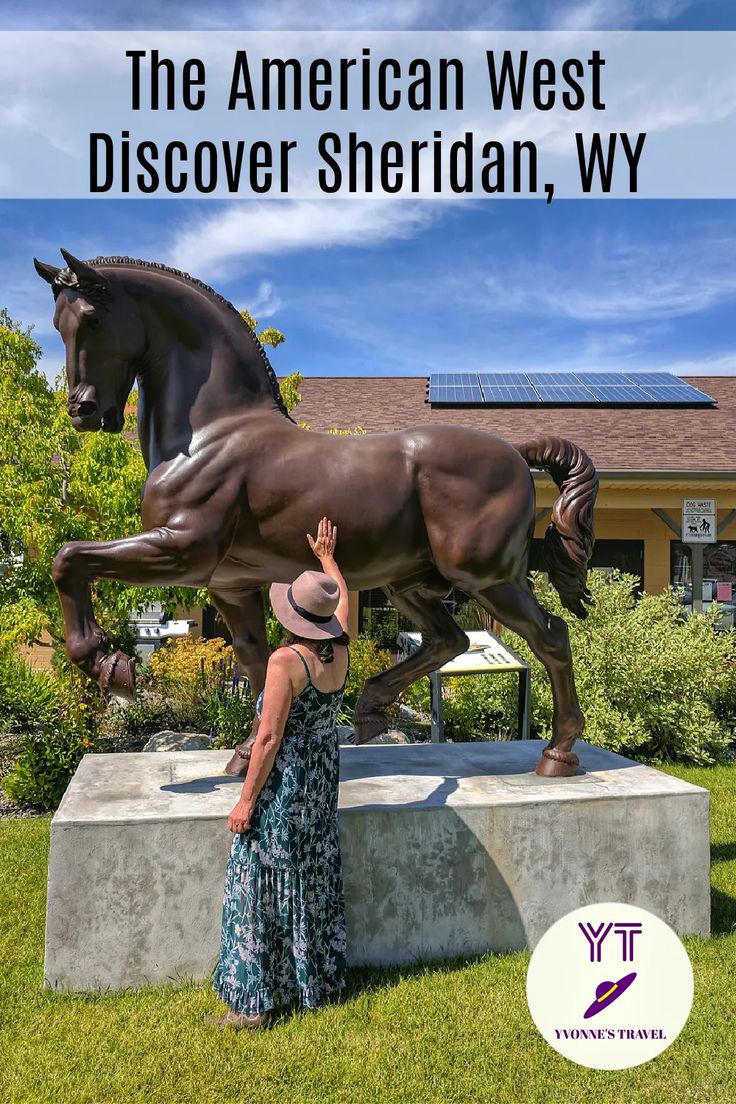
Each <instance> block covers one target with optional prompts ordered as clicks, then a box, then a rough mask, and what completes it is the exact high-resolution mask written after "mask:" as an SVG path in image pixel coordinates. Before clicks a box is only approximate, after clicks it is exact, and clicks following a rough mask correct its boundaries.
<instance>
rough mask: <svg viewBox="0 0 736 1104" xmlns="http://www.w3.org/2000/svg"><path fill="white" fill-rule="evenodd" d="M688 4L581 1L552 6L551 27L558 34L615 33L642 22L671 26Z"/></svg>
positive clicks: (659, 0) (676, 1)
mask: <svg viewBox="0 0 736 1104" xmlns="http://www.w3.org/2000/svg"><path fill="white" fill-rule="evenodd" d="M690 3H691V0H584V2H582V3H577V4H569V5H562V6H561V8H560V10H559V11H556V10H555V7H554V6H553V7H552V9H551V10H550V12H549V16H550V24H549V25H550V27H551V28H554V29H558V30H561V31H595V30H618V29H624V28H629V27H636V26H637V25H638V24H640V23H644V22H650V21H653V22H657V23H661V24H662V25H663V26H664V25H666V24H667V23H671V22H672V20H673V19H676V18H677V16H678V15H680V14H681V13H682V12H683V11H685V9H686V8H688V7H690Z"/></svg>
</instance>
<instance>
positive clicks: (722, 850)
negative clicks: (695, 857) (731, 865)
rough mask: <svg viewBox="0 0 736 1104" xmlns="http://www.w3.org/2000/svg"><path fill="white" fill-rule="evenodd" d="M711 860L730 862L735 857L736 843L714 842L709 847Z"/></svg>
mask: <svg viewBox="0 0 736 1104" xmlns="http://www.w3.org/2000/svg"><path fill="white" fill-rule="evenodd" d="M710 859H711V862H714V863H717V862H731V860H732V859H736V843H716V844H714V845H713V846H712V847H711V849H710Z"/></svg>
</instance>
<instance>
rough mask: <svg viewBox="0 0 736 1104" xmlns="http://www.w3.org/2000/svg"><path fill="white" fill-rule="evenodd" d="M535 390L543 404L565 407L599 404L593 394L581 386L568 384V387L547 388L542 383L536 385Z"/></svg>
mask: <svg viewBox="0 0 736 1104" xmlns="http://www.w3.org/2000/svg"><path fill="white" fill-rule="evenodd" d="M534 389H535V391H536V392H537V394H538V395H539V397H540V399H541V400H542V402H543V403H549V404H552V403H556V404H559V405H560V406H565V405H569V404H570V403H586V404H594V403H597V402H598V400H597V399H596V398H595V396H594V395H593V393H592V392H591V391H590V390H589V389H588V388H587V387H582V386H581V385H580V384H578V385H575V384H571V383H568V384H567V386H566V387H545V386H544V385H543V384H541V383H535V385H534Z"/></svg>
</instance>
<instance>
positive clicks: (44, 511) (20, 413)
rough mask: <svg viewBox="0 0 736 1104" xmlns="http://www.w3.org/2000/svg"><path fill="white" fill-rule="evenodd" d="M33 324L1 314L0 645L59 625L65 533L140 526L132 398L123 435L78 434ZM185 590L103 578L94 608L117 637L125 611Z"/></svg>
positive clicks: (190, 596)
mask: <svg viewBox="0 0 736 1104" xmlns="http://www.w3.org/2000/svg"><path fill="white" fill-rule="evenodd" d="M40 354H41V349H40V346H39V345H38V344H37V343H36V342H35V341H34V340H33V338H32V336H31V333H30V330H27V329H24V328H23V327H22V326H21V325H19V324H18V323H16V322H13V321H12V320H11V319H10V317H9V316H8V313H7V311H1V312H0V518H2V523H1V527H2V545H3V547H2V553H1V558H2V564H1V565H0V645H3V644H11V645H15V644H22V643H32V642H34V641H38V640H39V639H40V637H41V636H42V634H43V632H44V631H46V632H48V633H49V635H50V636H51V639H52V641H53V642H55V643H59V642H61V641H62V640H63V636H64V628H63V621H62V618H61V610H60V607H59V603H58V599H57V596H56V591H55V588H54V586H53V582H52V579H51V565H52V562H53V558H54V556H55V555H56V553H57V552H58V550H59V548H60V547H61V546H62V545H63V544H64V543H65V542H66V541H71V540H114V539H116V538H119V537H123V536H126V535H128V534H130V533H134V532H136V530H138V529H140V500H141V490H142V487H143V482H144V480H145V476H146V471H145V466H144V463H143V458H142V456H141V453H140V449H139V448H138V444H137V440H136V439H135V405H136V404H135V395H134V396H133V401H132V403H131V408H130V409H129V411H128V413H127V415H126V420H125V431H124V432H123V433H122V434H110V433H86V434H80V433H77V432H76V431H75V430H74V428H73V427H72V424H71V421H70V419H69V416H68V414H67V412H66V391H65V388H64V385H63V383H62V381H61V380H57V386H56V387H55V388H54V387H51V386H50V385H49V383H48V381H47V380H46V378H45V377H44V375H43V374H42V373H41V372H40V371H39V370H38V367H37V365H38V360H39V357H40ZM194 594H195V592H193V591H192V590H191V589H187V588H184V587H155V588H150V587H147V588H141V587H132V586H126V585H124V584H122V583H117V582H112V581H105V580H100V581H98V582H96V583H95V584H94V587H93V601H94V604H95V609H96V611H97V614H98V616H99V618H100V621H101V623H103V624H104V626H105V629H106V630H107V631H108V632H110V633H111V634H112V635H113V636H117V635H120V634H123V635H124V632H125V626H126V624H127V621H128V618H129V616H130V612H131V610H135V609H144V608H145V607H146V606H148V605H150V604H151V603H152V602H155V601H160V602H162V603H163V605H164V608H165V609H166V610H167V611H173V609H174V607H175V606H176V605H177V604H178V603H179V602H186V603H187V604H192V602H193V600H196V599H195V598H194Z"/></svg>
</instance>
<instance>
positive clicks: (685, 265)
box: [485, 235, 736, 324]
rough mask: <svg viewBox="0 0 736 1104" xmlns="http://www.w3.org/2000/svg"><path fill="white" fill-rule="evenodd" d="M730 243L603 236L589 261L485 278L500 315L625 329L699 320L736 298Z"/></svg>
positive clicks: (533, 262) (523, 264) (537, 261)
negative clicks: (698, 316) (621, 325)
mask: <svg viewBox="0 0 736 1104" xmlns="http://www.w3.org/2000/svg"><path fill="white" fill-rule="evenodd" d="M734 248H736V242H734V241H733V240H732V239H730V238H715V239H708V238H707V237H706V238H697V237H696V238H695V239H694V240H693V241H689V240H688V241H682V242H679V243H671V244H660V243H652V242H647V244H646V245H643V244H641V245H640V244H638V243H636V242H633V241H627V240H625V239H621V238H619V239H612V238H611V237H609V236H608V235H606V236H601V237H600V238H599V239H598V240H597V241H594V242H591V244H590V247H589V259H588V260H587V261H583V263H581V262H580V256H581V255H582V254H580V253H577V254H576V255H575V257H574V258H573V257H568V258H567V259H565V257H564V256H557V257H556V258H555V259H554V260H552V259H548V258H546V257H544V256H540V257H537V258H531V259H530V258H524V259H521V260H519V261H517V262H510V263H508V264H506V265H505V266H504V270H503V273H502V274H501V275H499V276H495V275H493V276H487V277H486V280H485V287H486V289H487V292H488V303H489V304H492V308H493V310H494V312H502V313H503V312H505V313H509V312H512V313H514V314H528V315H531V316H541V317H562V318H569V319H574V320H576V321H579V322H591V323H593V322H595V323H606V322H610V323H614V322H616V323H618V322H624V323H625V324H629V323H634V322H642V321H655V320H661V319H668V318H676V317H682V316H685V315H692V314H697V313H699V312H700V311H703V310H707V309H708V308H710V307H714V306H716V305H718V304H719V303H723V302H725V301H727V300H731V299H734V298H736V269H735V268H734V265H733V255H734Z"/></svg>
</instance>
